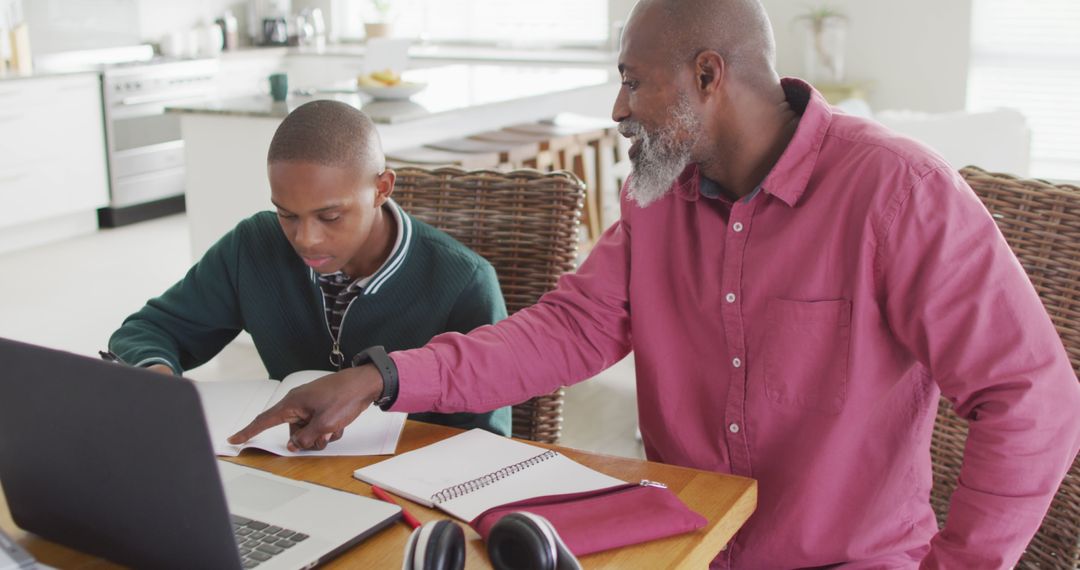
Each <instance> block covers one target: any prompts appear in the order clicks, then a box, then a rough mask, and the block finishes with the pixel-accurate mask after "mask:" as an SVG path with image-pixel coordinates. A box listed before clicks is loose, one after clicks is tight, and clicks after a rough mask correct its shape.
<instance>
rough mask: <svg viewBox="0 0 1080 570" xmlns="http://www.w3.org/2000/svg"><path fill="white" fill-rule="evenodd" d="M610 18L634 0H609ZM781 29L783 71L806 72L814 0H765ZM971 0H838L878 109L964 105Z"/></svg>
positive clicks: (857, 67)
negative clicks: (806, 31) (798, 23)
mask: <svg viewBox="0 0 1080 570" xmlns="http://www.w3.org/2000/svg"><path fill="white" fill-rule="evenodd" d="M609 1H610V4H609V6H610V10H611V19H612V20H618V19H623V18H625V15H626V14H627V13H629V11H630V8H631V7H633V5H634V0H609ZM762 2H763V4H764V5H765V9H766V11H767V12H768V13H769V18H770V19H771V20H772V24H773V28H774V31H775V34H776V60H777V61H776V63H777V70H778V71H779V72H780V74H781V75H794V76H799V75H802V52H801V50H802V38H801V37H800V36H799V33H798V29H797V28H796V27H795V26H793V25H792V21H793V20H794V18H795V17H796V16H797V15H798V14H800V13H801V12H803V11H805V10H806V8H807V6H808V5H818V4H820V3H821V2H817V1H813V2H811V1H808V0H762ZM971 2H972V0H904V1H902V2H897V1H895V0H831V1H830V2H828V4H829V5H830V6H832V7H835V8H840V9H842V10H843V11H844V12H845V13H846V14H847V15H848V19H849V20H850V24H849V29H848V42H847V44H848V45H847V58H846V67H847V76H848V78H849V79H850V80H854V81H865V82H867V83H868V84H869V85H870V91H869V98H870V105H871V107H873V108H874V109H914V110H919V111H928V112H935V111H951V110H959V109H963V108H964V103H965V98H966V94H967V71H968V62H969V59H970V37H971Z"/></svg>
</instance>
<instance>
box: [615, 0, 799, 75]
mask: <svg viewBox="0 0 1080 570" xmlns="http://www.w3.org/2000/svg"><path fill="white" fill-rule="evenodd" d="M637 26H642V27H646V28H648V29H649V30H648V31H647V32H646V33H648V34H649V35H651V36H653V37H655V38H659V39H660V40H661V41H660V45H657V46H656V48H657V49H662V50H667V51H668V53H669V56H670V61H672V62H673V63H674V64H675V65H676V66H678V65H682V64H685V63H689V62H690V61H693V59H694V57H695V56H697V54H699V53H701V52H702V51H704V50H712V51H715V52H717V53H719V54H720V56H721V57H723V58H724V64H725V67H726V68H727V73H729V74H730V75H731V76H732V77H734V78H735V79H737V80H740V81H742V82H743V83H745V84H747V85H749V86H752V87H763V88H768V87H772V86H775V85H776V84H777V83H778V82H779V77H778V76H777V75H776V71H775V69H774V68H775V60H776V45H775V42H774V40H773V31H772V24H771V23H770V22H769V17H768V15H767V14H766V13H765V8H764V7H763V6H762V5H761V2H760V1H759V0H641V1H640V2H639V3H638V4H637V5H636V6H635V7H634V10H633V12H632V13H631V15H630V21H629V22H628V24H627V29H628V33H632V32H630V30H631V29H632V28H634V27H637Z"/></svg>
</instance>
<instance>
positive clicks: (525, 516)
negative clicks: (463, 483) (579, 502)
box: [402, 511, 581, 570]
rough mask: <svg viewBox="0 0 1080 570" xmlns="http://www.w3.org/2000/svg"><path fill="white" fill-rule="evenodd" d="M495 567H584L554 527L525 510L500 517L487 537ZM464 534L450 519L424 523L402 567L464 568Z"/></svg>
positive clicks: (512, 569)
mask: <svg viewBox="0 0 1080 570" xmlns="http://www.w3.org/2000/svg"><path fill="white" fill-rule="evenodd" d="M487 551H488V558H489V559H490V560H491V565H492V566H494V567H495V570H581V564H579V563H578V561H577V558H575V557H574V555H573V553H571V552H570V549H569V548H567V546H566V543H564V542H563V541H562V538H560V537H559V533H557V532H555V527H553V526H551V523H550V522H548V520H547V519H545V518H544V517H542V516H540V515H534V514H532V513H527V512H523V511H519V512H515V513H510V514H508V515H506V516H504V517H503V518H501V519H499V521H498V522H496V523H495V525H494V526H492V527H491V532H490V533H489V534H488V539H487ZM464 566H465V533H464V532H462V530H461V527H459V526H458V525H456V524H454V523H453V522H452V521H449V520H440V521H432V522H428V523H425V524H424V525H423V526H421V527H420V528H418V529H416V530H414V531H413V533H412V536H410V537H409V542H408V544H406V545H405V563H404V565H403V566H402V570H461V568H464Z"/></svg>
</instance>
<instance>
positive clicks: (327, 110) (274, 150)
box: [266, 100, 386, 174]
mask: <svg viewBox="0 0 1080 570" xmlns="http://www.w3.org/2000/svg"><path fill="white" fill-rule="evenodd" d="M266 162H267V163H268V164H273V163H275V162H312V163H315V164H321V165H323V166H335V167H342V168H359V169H360V171H361V172H364V173H365V174H378V173H380V172H382V171H383V170H385V168H386V159H385V157H384V156H383V151H382V143H381V142H380V141H379V135H378V132H377V131H376V130H375V123H373V122H371V119H370V118H368V116H367V115H365V114H364V113H362V112H361V111H360V110H359V109H357V108H355V107H352V106H350V105H346V104H345V103H342V102H340V101H328V100H318V101H312V102H310V103H305V104H303V105H301V106H299V107H297V108H296V109H294V110H293V111H292V112H291V113H289V116H287V117H285V120H283V121H282V122H281V125H279V126H278V129H277V132H275V133H274V138H273V139H272V140H271V141H270V151H269V152H268V153H267V156H266Z"/></svg>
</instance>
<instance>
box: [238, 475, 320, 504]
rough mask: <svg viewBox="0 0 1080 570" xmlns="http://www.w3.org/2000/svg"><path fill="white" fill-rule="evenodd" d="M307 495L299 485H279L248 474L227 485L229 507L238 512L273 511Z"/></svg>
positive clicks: (305, 490)
mask: <svg viewBox="0 0 1080 570" xmlns="http://www.w3.org/2000/svg"><path fill="white" fill-rule="evenodd" d="M304 493H307V489H304V488H303V487H300V486H299V485H289V484H288V483H279V482H277V481H272V480H270V479H266V478H264V477H259V476H257V475H249V474H247V473H245V474H243V475H240V476H239V477H236V478H233V479H230V480H229V482H228V483H227V484H226V485H225V495H226V496H227V497H228V501H229V507H230V508H233V509H237V510H241V509H242V510H245V511H249V510H253V511H272V510H274V509H276V508H278V507H280V506H281V505H284V504H285V503H288V502H289V501H292V500H293V499H295V498H297V497H299V496H300V495H303V494H304Z"/></svg>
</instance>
